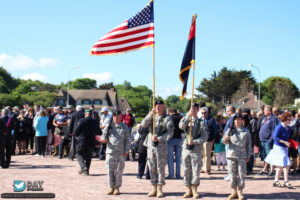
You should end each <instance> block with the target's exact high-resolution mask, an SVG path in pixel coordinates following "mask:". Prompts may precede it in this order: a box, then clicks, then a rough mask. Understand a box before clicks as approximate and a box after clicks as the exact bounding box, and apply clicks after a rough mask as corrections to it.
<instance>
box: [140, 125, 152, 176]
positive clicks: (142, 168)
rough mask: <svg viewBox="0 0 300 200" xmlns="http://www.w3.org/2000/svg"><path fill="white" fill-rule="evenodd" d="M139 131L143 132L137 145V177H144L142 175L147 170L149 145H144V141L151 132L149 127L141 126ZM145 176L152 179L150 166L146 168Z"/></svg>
mask: <svg viewBox="0 0 300 200" xmlns="http://www.w3.org/2000/svg"><path fill="white" fill-rule="evenodd" d="M138 132H139V133H140V134H141V137H140V139H139V141H138V147H137V152H138V154H139V156H138V175H137V178H139V179H142V177H143V176H144V172H145V168H146V164H147V147H145V146H144V141H145V139H146V137H147V135H148V133H149V129H148V128H144V127H142V126H140V128H138ZM145 177H146V179H148V180H150V173H149V167H148V166H147V169H146V174H145Z"/></svg>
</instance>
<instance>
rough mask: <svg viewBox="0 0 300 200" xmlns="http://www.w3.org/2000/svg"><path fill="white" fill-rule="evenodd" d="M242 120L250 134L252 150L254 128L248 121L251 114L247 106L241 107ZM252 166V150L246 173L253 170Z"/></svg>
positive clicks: (250, 172) (248, 173)
mask: <svg viewBox="0 0 300 200" xmlns="http://www.w3.org/2000/svg"><path fill="white" fill-rule="evenodd" d="M242 117H243V118H242V120H243V126H244V127H245V128H246V129H248V131H249V133H250V135H251V144H252V150H253V148H254V137H255V128H254V130H252V125H251V123H250V120H251V116H250V110H249V109H247V108H243V109H242ZM253 167H254V156H253V152H252V155H251V157H250V159H249V162H247V173H246V174H247V175H250V174H252V172H253Z"/></svg>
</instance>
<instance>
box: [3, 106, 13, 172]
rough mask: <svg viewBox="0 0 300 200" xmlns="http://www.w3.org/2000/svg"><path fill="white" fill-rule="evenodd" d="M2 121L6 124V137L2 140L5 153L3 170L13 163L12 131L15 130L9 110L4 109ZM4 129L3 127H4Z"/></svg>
mask: <svg viewBox="0 0 300 200" xmlns="http://www.w3.org/2000/svg"><path fill="white" fill-rule="evenodd" d="M1 120H3V122H4V132H3V133H4V135H3V138H1V143H2V142H3V143H2V144H1V146H3V150H4V152H5V156H4V159H3V160H2V161H1V166H2V168H8V167H9V165H10V161H11V149H12V130H13V128H14V124H13V119H12V118H11V117H10V116H9V110H8V109H6V108H5V109H2V117H1ZM2 127H3V125H2Z"/></svg>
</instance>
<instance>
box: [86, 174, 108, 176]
mask: <svg viewBox="0 0 300 200" xmlns="http://www.w3.org/2000/svg"><path fill="white" fill-rule="evenodd" d="M106 175H107V174H90V176H106Z"/></svg>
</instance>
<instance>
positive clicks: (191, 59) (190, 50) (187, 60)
mask: <svg viewBox="0 0 300 200" xmlns="http://www.w3.org/2000/svg"><path fill="white" fill-rule="evenodd" d="M195 33H196V16H195V15H194V16H193V19H192V25H191V28H190V34H189V39H188V43H187V46H186V49H185V52H184V56H183V60H182V64H181V68H180V73H179V78H180V80H181V82H182V84H183V88H182V91H181V96H180V99H181V100H182V99H183V98H184V96H185V95H186V94H187V92H186V89H187V83H188V79H189V72H190V68H191V66H192V64H193V63H195Z"/></svg>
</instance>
